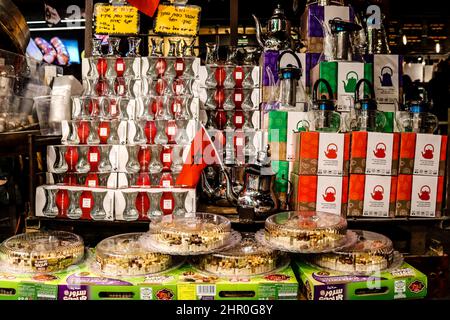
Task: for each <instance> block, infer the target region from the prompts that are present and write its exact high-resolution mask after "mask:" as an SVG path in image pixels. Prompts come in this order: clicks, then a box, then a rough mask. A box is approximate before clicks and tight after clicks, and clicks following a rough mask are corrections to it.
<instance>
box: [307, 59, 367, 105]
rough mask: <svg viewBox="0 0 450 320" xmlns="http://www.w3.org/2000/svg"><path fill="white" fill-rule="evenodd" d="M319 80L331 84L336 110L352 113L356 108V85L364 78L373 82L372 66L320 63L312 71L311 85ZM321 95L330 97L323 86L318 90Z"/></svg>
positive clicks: (350, 63) (343, 62)
mask: <svg viewBox="0 0 450 320" xmlns="http://www.w3.org/2000/svg"><path fill="white" fill-rule="evenodd" d="M319 78H322V79H325V80H327V81H328V82H329V83H330V87H331V90H332V91H333V95H334V99H335V100H336V109H337V110H338V111H350V110H351V109H352V108H353V107H354V102H355V101H354V99H355V89H356V83H357V82H358V81H359V80H360V79H362V78H365V79H367V80H369V81H371V82H372V79H373V74H372V65H371V64H368V63H362V62H347V61H332V62H319V63H318V64H317V65H316V66H315V67H314V68H313V69H312V70H311V83H312V84H314V83H315V82H316V81H317V80H318V79H319ZM364 90H367V89H365V88H364ZM365 92H366V91H365ZM321 95H328V91H327V90H326V87H325V86H324V85H323V84H320V85H319V88H318V96H319V97H320V96H321Z"/></svg>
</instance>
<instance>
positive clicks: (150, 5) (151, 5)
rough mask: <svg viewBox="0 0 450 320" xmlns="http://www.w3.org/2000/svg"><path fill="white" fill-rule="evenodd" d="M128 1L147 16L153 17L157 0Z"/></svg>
mask: <svg viewBox="0 0 450 320" xmlns="http://www.w3.org/2000/svg"><path fill="white" fill-rule="evenodd" d="M128 3H129V4H131V5H132V6H133V7H135V8H137V9H138V10H139V11H141V12H142V13H144V14H146V15H148V16H149V17H153V15H154V14H155V11H156V9H157V8H158V5H159V0H128Z"/></svg>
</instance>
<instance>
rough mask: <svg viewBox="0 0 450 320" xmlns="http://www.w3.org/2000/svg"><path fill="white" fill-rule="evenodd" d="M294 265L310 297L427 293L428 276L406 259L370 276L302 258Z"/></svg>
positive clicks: (400, 296) (392, 297)
mask: <svg viewBox="0 0 450 320" xmlns="http://www.w3.org/2000/svg"><path fill="white" fill-rule="evenodd" d="M293 269H294V272H295V274H296V275H297V277H298V279H299V282H300V292H302V293H303V294H304V295H305V297H306V299H308V300H396V299H419V298H424V297H426V296H427V288H428V281H427V280H428V279H427V276H426V275H425V274H423V273H422V272H420V271H419V270H417V269H415V268H414V267H412V266H411V265H409V264H407V263H406V262H404V263H403V264H402V265H401V266H400V267H398V268H395V269H392V270H388V271H382V272H379V273H374V274H371V275H367V276H363V275H352V274H346V273H342V272H336V271H332V270H324V269H322V268H319V267H317V266H315V265H312V264H309V263H306V262H303V261H300V260H299V261H296V262H295V264H294V267H293Z"/></svg>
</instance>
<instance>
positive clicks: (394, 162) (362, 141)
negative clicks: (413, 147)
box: [350, 131, 400, 176]
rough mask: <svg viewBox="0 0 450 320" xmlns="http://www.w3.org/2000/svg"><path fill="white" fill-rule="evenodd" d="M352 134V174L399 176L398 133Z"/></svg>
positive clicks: (356, 132)
mask: <svg viewBox="0 0 450 320" xmlns="http://www.w3.org/2000/svg"><path fill="white" fill-rule="evenodd" d="M351 134H352V138H351V149H350V174H352V173H354V174H376V175H388V176H389V175H393V176H395V175H397V174H398V156H399V144H400V136H399V134H398V133H380V132H364V131H355V132H352V133H351Z"/></svg>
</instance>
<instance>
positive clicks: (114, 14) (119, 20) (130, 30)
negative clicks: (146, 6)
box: [94, 3, 139, 35]
mask: <svg viewBox="0 0 450 320" xmlns="http://www.w3.org/2000/svg"><path fill="white" fill-rule="evenodd" d="M94 16H95V33H96V34H109V35H135V34H138V32H139V14H138V10H137V9H136V8H135V7H132V6H111V5H105V4H102V3H99V4H96V5H95V9H94Z"/></svg>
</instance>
